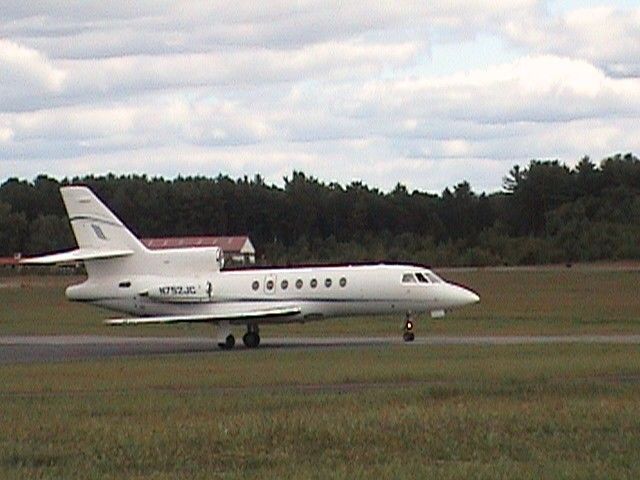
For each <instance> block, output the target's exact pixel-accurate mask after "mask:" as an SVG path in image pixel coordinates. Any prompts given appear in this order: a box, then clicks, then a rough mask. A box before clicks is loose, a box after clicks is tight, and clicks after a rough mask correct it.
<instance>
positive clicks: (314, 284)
mask: <svg viewBox="0 0 640 480" xmlns="http://www.w3.org/2000/svg"><path fill="white" fill-rule="evenodd" d="M309 285H311V288H316V287H317V286H318V280H316V279H315V278H312V279H311V282H309Z"/></svg>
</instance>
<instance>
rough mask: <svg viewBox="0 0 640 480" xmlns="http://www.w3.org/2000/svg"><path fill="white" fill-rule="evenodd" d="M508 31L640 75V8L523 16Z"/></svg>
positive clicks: (539, 47)
mask: <svg viewBox="0 0 640 480" xmlns="http://www.w3.org/2000/svg"><path fill="white" fill-rule="evenodd" d="M505 32H506V33H507V35H508V36H509V37H510V38H511V39H512V40H514V41H515V42H517V43H519V44H520V45H523V46H526V47H527V48H529V49H532V50H534V51H537V52H546V53H553V54H558V55H565V56H571V57H574V58H580V59H584V60H586V61H589V62H592V63H594V64H595V65H597V66H599V67H600V68H602V69H604V70H605V71H606V72H607V73H609V74H612V75H616V76H633V77H638V76H640V8H634V9H617V8H614V7H611V6H606V5H605V6H595V7H589V8H580V9H576V10H571V11H568V12H566V13H564V14H563V15H560V16H557V17H540V16H537V17H535V16H534V17H528V18H527V17H521V18H519V19H516V20H511V21H509V22H508V23H507V24H506V25H505Z"/></svg>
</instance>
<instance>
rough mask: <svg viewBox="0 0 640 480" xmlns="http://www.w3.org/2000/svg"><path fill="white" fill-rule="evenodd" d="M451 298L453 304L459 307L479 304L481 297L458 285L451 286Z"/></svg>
mask: <svg viewBox="0 0 640 480" xmlns="http://www.w3.org/2000/svg"><path fill="white" fill-rule="evenodd" d="M450 298H451V303H452V304H454V305H455V306H457V307H461V306H463V305H470V304H472V303H478V302H479V301H480V297H479V296H478V295H477V294H476V293H475V292H472V291H471V290H468V289H466V288H464V287H460V286H458V285H451V292H450Z"/></svg>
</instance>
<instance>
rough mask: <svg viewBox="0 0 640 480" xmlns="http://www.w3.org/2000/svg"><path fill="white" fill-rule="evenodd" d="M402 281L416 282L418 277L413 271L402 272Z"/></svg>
mask: <svg viewBox="0 0 640 480" xmlns="http://www.w3.org/2000/svg"><path fill="white" fill-rule="evenodd" d="M402 283H416V278H415V277H414V276H413V273H404V274H402Z"/></svg>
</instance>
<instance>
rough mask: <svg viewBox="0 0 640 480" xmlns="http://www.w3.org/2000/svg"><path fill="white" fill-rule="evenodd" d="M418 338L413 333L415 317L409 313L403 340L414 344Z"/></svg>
mask: <svg viewBox="0 0 640 480" xmlns="http://www.w3.org/2000/svg"><path fill="white" fill-rule="evenodd" d="M415 338H416V336H415V334H414V333H413V316H412V315H411V312H407V316H406V318H405V320H404V333H403V334H402V339H403V340H404V341H405V342H413V341H414V340H415Z"/></svg>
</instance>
